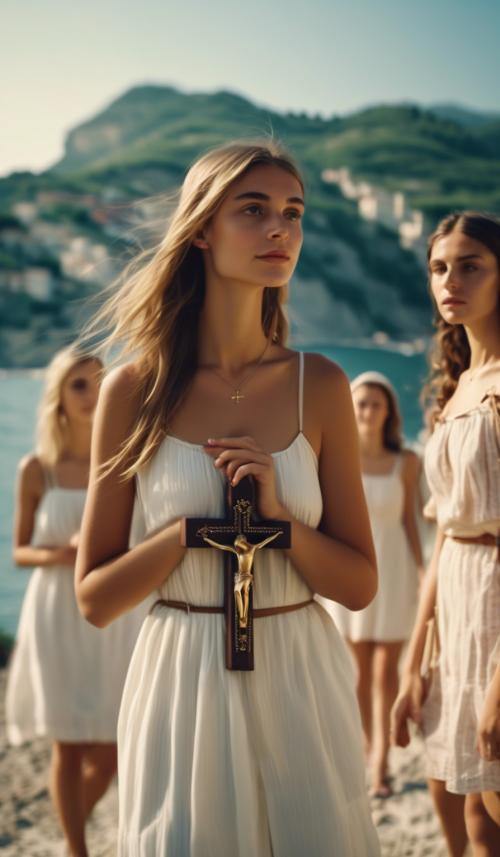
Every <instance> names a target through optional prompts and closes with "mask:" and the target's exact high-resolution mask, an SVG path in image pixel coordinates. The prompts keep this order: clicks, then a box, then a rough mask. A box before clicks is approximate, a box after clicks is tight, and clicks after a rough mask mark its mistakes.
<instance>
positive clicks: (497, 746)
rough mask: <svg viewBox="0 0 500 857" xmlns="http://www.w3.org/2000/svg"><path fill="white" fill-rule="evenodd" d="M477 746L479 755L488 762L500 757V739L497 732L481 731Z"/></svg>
mask: <svg viewBox="0 0 500 857" xmlns="http://www.w3.org/2000/svg"><path fill="white" fill-rule="evenodd" d="M477 748H478V750H479V755H480V756H481V757H482V758H483V759H484V760H485V761H486V762H493V761H497V760H499V759H500V740H499V738H498V736H497V735H496V734H491V733H487V732H479V735H478V740H477Z"/></svg>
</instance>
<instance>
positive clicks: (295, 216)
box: [285, 208, 302, 220]
mask: <svg viewBox="0 0 500 857" xmlns="http://www.w3.org/2000/svg"><path fill="white" fill-rule="evenodd" d="M285 217H287V218H288V220H300V218H301V217H302V212H301V211H299V209H298V208H290V209H289V210H288V211H287V212H286V213H285Z"/></svg>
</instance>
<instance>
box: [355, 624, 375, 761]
mask: <svg viewBox="0 0 500 857" xmlns="http://www.w3.org/2000/svg"><path fill="white" fill-rule="evenodd" d="M349 645H350V648H351V651H352V653H353V655H354V659H355V661H356V667H357V672H358V677H357V686H356V693H357V696H358V704H359V710H360V712H361V723H362V724H363V734H364V738H365V755H366V756H367V757H368V756H369V755H370V752H371V746H372V677H373V672H372V670H373V651H374V647H375V644H374V643H372V642H371V641H369V640H368V641H366V640H363V641H361V642H359V643H353V642H352V641H349Z"/></svg>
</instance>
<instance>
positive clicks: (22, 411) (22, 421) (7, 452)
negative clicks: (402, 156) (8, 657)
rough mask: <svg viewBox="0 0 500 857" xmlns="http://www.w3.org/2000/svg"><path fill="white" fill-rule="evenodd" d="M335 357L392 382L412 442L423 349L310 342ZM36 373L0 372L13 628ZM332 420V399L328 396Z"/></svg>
mask: <svg viewBox="0 0 500 857" xmlns="http://www.w3.org/2000/svg"><path fill="white" fill-rule="evenodd" d="M307 350H309V351H319V352H321V353H322V354H324V355H326V356H327V357H330V358H331V359H332V360H336V361H337V362H338V363H339V364H340V365H341V366H342V368H343V369H344V371H345V372H346V373H347V375H348V377H349V378H350V379H352V378H354V377H355V376H356V375H358V374H359V373H360V372H364V371H366V370H368V369H370V370H372V369H375V370H377V371H379V372H383V373H384V374H385V375H387V377H388V378H389V379H390V380H391V381H392V383H393V384H394V386H395V387H396V389H397V391H398V393H399V396H400V402H401V411H402V414H403V421H404V434H405V438H406V440H407V441H408V442H410V443H411V442H414V441H415V440H416V439H417V437H418V434H419V432H420V430H421V428H422V413H421V409H420V405H419V395H420V391H421V388H422V384H423V382H424V380H425V377H426V374H427V364H426V359H425V356H424V355H423V354H411V355H406V354H404V353H401V352H398V351H389V350H382V349H373V348H349V347H345V346H343V347H336V348H325V347H324V346H321V347H318V348H315V347H314V346H311V347H309V348H308V349H307ZM42 384H43V380H42V377H41V376H40V373H38V372H37V373H29V372H23V373H21V372H16V371H13V372H6V373H5V374H3V375H2V376H1V377H0V630H3V631H7V632H8V633H11V634H13V633H14V632H15V630H16V627H17V622H18V619H19V611H20V607H21V603H22V598H23V594H24V590H25V588H26V585H27V582H28V579H29V574H30V571H29V569H26V568H15V567H14V565H13V563H12V529H13V514H14V491H15V480H16V469H17V464H18V462H19V460H20V459H21V458H22V456H23V455H25V454H26V453H28V452H30V451H31V450H32V449H33V437H34V426H35V420H36V408H37V404H38V400H39V398H40V394H41V390H42ZM332 420H335V402H332Z"/></svg>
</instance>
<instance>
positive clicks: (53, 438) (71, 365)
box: [36, 345, 102, 467]
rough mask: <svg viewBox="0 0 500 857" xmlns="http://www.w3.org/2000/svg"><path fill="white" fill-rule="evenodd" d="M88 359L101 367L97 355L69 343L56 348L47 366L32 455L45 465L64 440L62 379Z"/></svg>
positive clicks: (55, 456)
mask: <svg viewBox="0 0 500 857" xmlns="http://www.w3.org/2000/svg"><path fill="white" fill-rule="evenodd" d="M89 360H93V361H96V362H97V363H99V364H100V365H101V366H102V363H101V360H100V358H99V357H96V356H95V355H94V354H91V353H90V352H88V351H84V350H82V349H81V348H79V347H78V346H77V345H69V346H68V347H67V348H63V349H62V350H61V351H58V352H57V354H55V355H54V357H53V358H52V360H51V361H50V363H49V365H48V366H47V370H46V375H45V385H44V388H43V392H42V398H41V399H40V404H39V406H38V419H37V425H36V454H37V455H38V457H39V459H40V460H41V462H42V463H43V464H44V465H46V466H47V467H53V466H54V464H56V462H57V461H58V460H59V459H60V457H61V455H62V454H63V452H64V451H65V449H66V447H67V442H68V423H67V420H66V417H65V414H64V412H63V409H62V404H61V398H62V387H63V384H64V381H65V380H66V378H67V377H68V375H69V373H70V372H71V371H72V370H73V369H75V368H76V366H80V365H81V364H82V363H88V362H89Z"/></svg>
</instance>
